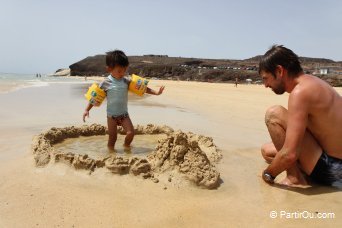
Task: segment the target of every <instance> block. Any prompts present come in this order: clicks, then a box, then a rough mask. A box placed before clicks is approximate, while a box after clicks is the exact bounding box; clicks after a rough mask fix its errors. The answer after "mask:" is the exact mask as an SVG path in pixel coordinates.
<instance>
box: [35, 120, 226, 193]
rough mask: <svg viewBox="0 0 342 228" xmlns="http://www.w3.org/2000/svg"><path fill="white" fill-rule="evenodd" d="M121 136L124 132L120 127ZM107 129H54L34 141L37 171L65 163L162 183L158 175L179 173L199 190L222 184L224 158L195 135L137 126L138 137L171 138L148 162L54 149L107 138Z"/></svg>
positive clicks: (94, 126) (95, 126)
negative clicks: (68, 142) (79, 140)
mask: <svg viewBox="0 0 342 228" xmlns="http://www.w3.org/2000/svg"><path fill="white" fill-rule="evenodd" d="M118 132H119V133H120V134H123V133H124V131H123V129H122V128H121V127H120V128H119V129H118ZM106 133H107V128H106V127H105V126H102V125H99V124H92V125H90V126H88V125H84V126H82V127H74V126H72V127H65V128H51V129H50V130H48V131H46V132H42V133H41V134H39V135H37V136H35V137H34V139H33V143H32V152H33V155H34V159H35V163H36V166H37V167H44V166H46V165H47V164H49V163H50V162H64V163H67V164H69V165H70V166H71V167H74V168H75V169H84V170H88V171H89V173H92V172H94V171H95V169H98V168H107V169H108V170H110V171H111V172H112V173H114V174H120V175H123V174H132V175H134V176H141V177H143V178H145V179H152V180H153V181H154V182H158V179H157V178H156V177H155V176H156V174H160V173H165V172H170V171H176V173H178V174H179V175H180V176H184V177H185V178H186V179H188V180H190V181H192V182H193V183H195V184H196V185H198V186H201V187H204V188H208V189H213V188H217V187H218V186H219V184H220V173H219V172H218V171H217V170H216V168H215V165H214V164H215V163H217V162H218V161H219V160H220V159H221V158H222V154H221V153H220V151H219V150H218V149H217V147H216V145H215V144H214V143H213V139H212V138H210V137H206V136H202V135H196V134H193V133H191V132H189V133H184V132H182V131H174V130H173V129H172V128H170V127H168V126H156V125H152V124H148V125H147V126H140V125H137V126H136V127H135V134H136V135H141V134H149V135H153V134H165V135H166V136H167V137H166V138H165V139H161V140H159V141H158V145H157V146H156V148H155V150H153V151H151V152H150V153H149V154H148V155H147V157H146V158H138V157H132V158H126V157H122V156H119V155H117V154H113V155H111V156H108V157H105V158H103V159H93V158H91V157H89V156H88V155H87V154H83V155H80V154H74V153H70V152H68V153H63V152H58V151H56V150H55V149H54V145H55V144H57V143H61V142H62V141H63V140H64V139H67V138H77V137H79V136H96V135H105V134H106Z"/></svg>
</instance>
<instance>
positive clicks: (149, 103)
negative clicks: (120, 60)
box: [0, 81, 342, 227]
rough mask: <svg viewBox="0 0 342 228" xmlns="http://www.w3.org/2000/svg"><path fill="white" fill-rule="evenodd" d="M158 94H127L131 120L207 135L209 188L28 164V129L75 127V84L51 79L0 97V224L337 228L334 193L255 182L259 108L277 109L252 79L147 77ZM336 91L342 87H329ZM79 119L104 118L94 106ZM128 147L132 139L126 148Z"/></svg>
mask: <svg viewBox="0 0 342 228" xmlns="http://www.w3.org/2000/svg"><path fill="white" fill-rule="evenodd" d="M160 85H166V90H165V93H164V94H163V95H162V96H159V97H158V96H146V97H145V98H144V99H136V98H132V97H130V98H131V101H130V107H129V109H130V114H131V116H132V120H133V122H134V124H142V125H146V124H147V123H154V124H158V125H162V124H166V125H168V126H170V127H172V128H173V129H181V130H183V131H192V132H194V133H196V134H203V135H206V136H210V137H212V138H213V140H214V143H215V144H216V145H217V146H218V147H219V148H220V150H221V152H222V154H223V158H222V160H221V161H220V163H219V164H218V165H217V170H218V171H219V172H220V178H221V180H222V183H221V184H220V186H219V187H218V188H217V189H215V190H207V189H202V188H198V187H197V186H196V185H194V184H191V182H182V181H181V180H178V179H177V180H173V181H171V182H169V181H167V178H168V176H166V177H165V178H166V180H163V179H162V178H163V177H161V178H160V179H161V181H160V182H159V183H154V182H153V181H146V180H144V179H143V178H135V177H132V175H121V176H119V175H113V174H112V173H111V172H107V171H105V170H104V169H98V170H96V171H95V172H93V173H92V174H91V175H89V174H88V172H85V171H82V170H74V169H71V168H70V167H69V166H67V165H64V164H59V163H57V164H51V163H49V165H48V166H46V167H44V168H36V167H35V162H34V158H33V155H32V153H31V148H30V147H31V143H32V138H33V136H34V135H38V134H39V133H41V132H43V131H46V130H48V129H50V128H51V127H66V126H72V125H75V126H80V125H82V122H81V115H82V110H83V109H84V107H85V102H84V100H83V97H82V93H84V89H85V87H84V86H81V87H75V85H54V86H48V87H42V88H27V89H23V90H19V91H15V92H12V93H8V94H0V105H1V107H2V110H1V112H0V117H1V119H0V127H1V129H2V132H0V162H1V164H0V227H227V226H233V227H240V226H243V227H245V226H257V227H265V226H267V227H276V226H280V225H282V226H297V225H298V226H303V227H307V226H319V227H322V226H325V227H337V226H338V224H341V222H342V219H341V218H342V209H341V201H342V200H341V191H340V190H339V189H335V188H328V187H319V186H316V187H313V188H307V189H282V188H278V187H270V186H268V185H267V184H265V183H264V182H263V181H262V180H261V178H260V173H261V171H262V170H263V168H264V167H266V163H265V162H264V161H263V160H262V158H261V156H260V149H259V148H260V145H261V144H262V143H263V142H266V141H269V140H270V139H269V136H268V134H267V130H266V127H265V126H264V121H263V119H264V112H265V110H266V109H267V107H268V106H270V105H273V104H281V105H284V106H286V102H287V95H283V96H276V95H274V94H273V92H271V91H270V90H269V89H265V88H263V87H262V86H258V85H239V86H238V88H235V87H234V85H232V84H208V83H195V82H174V81H152V82H151V83H150V86H151V87H152V88H156V87H157V86H160ZM338 91H339V93H340V94H342V90H341V89H338ZM90 115H91V118H90V119H89V121H88V123H89V124H91V123H100V124H105V118H104V116H105V109H104V106H102V107H100V108H98V109H96V110H92V111H91V114H90ZM133 145H134V144H133ZM271 211H276V212H278V213H280V212H281V211H286V212H303V211H308V212H312V213H315V212H333V213H335V218H334V219H305V218H301V219H295V218H292V219H286V218H279V217H278V218H275V219H272V218H270V216H269V214H270V212H271Z"/></svg>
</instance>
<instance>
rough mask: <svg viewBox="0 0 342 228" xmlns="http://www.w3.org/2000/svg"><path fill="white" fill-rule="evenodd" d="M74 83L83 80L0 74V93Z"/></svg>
mask: <svg viewBox="0 0 342 228" xmlns="http://www.w3.org/2000/svg"><path fill="white" fill-rule="evenodd" d="M73 82H75V83H76V82H77V83H80V82H82V80H81V79H79V78H72V77H70V78H66V77H64V78H61V77H56V76H50V75H41V77H37V76H36V75H35V74H13V73H0V93H8V92H11V91H15V90H19V89H23V88H28V87H41V86H48V85H49V84H51V83H73Z"/></svg>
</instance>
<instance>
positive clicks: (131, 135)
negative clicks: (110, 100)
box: [122, 117, 134, 147]
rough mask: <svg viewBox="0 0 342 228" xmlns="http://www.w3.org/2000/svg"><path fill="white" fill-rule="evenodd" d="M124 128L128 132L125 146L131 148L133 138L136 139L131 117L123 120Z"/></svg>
mask: <svg viewBox="0 0 342 228" xmlns="http://www.w3.org/2000/svg"><path fill="white" fill-rule="evenodd" d="M122 127H123V129H124V130H125V132H126V137H125V144H124V146H125V147H129V146H130V145H131V142H132V141H133V138H134V127H133V124H132V121H131V119H130V118H129V117H126V118H124V119H123V121H122Z"/></svg>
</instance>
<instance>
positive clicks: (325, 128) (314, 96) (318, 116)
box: [289, 75, 342, 159]
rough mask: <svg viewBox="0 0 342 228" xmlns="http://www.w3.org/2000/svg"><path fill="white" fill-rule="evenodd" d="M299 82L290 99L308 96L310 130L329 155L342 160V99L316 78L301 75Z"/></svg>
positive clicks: (308, 124)
mask: <svg viewBox="0 0 342 228" xmlns="http://www.w3.org/2000/svg"><path fill="white" fill-rule="evenodd" d="M297 82H298V84H297V85H296V86H295V87H294V89H293V91H292V92H291V95H290V98H289V99H296V98H297V99H298V97H299V96H301V95H302V94H303V93H304V96H307V98H306V99H307V100H309V102H310V105H309V108H308V123H307V128H308V130H309V131H310V132H311V133H312V135H313V136H314V137H315V139H316V140H317V142H318V144H319V145H320V146H321V147H322V149H323V150H324V151H325V152H326V153H327V154H329V155H330V156H333V157H336V158H339V159H342V128H341V127H337V126H342V97H341V96H340V95H339V94H338V93H337V92H336V91H335V90H334V89H333V88H332V87H331V86H329V85H328V84H327V83H326V82H324V81H322V80H320V79H319V78H316V77H314V76H311V75H301V76H299V77H298V78H297ZM299 99H300V97H299Z"/></svg>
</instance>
